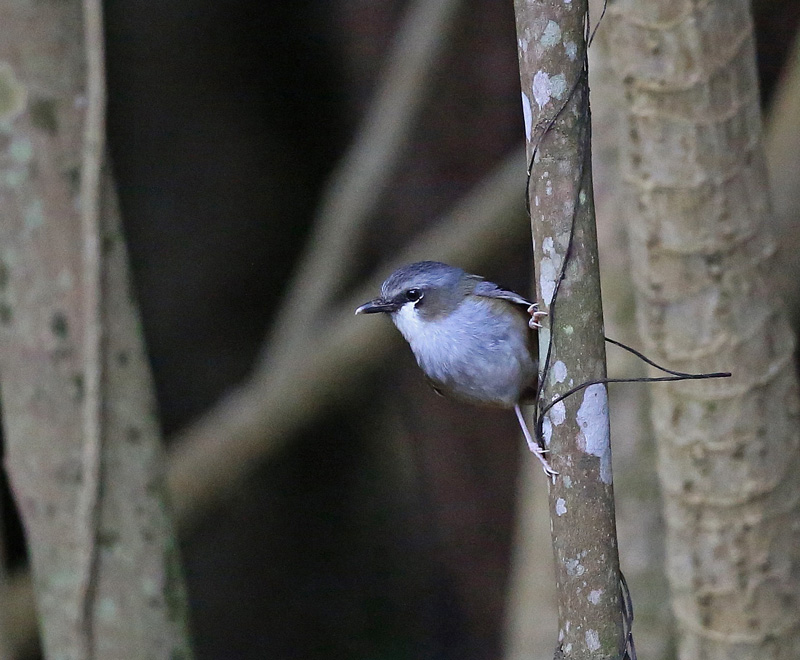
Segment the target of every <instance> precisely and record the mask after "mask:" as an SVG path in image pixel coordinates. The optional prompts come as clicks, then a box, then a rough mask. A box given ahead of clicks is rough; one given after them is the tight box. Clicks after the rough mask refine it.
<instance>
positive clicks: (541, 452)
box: [531, 447, 558, 482]
mask: <svg viewBox="0 0 800 660" xmlns="http://www.w3.org/2000/svg"><path fill="white" fill-rule="evenodd" d="M531 451H532V452H533V455H534V456H536V458H538V459H539V461H540V462H541V464H542V470H543V471H544V473H545V474H546V475H547V476H548V478H551V479H553V482H555V480H556V475H557V474H558V471H557V470H554V469H553V468H552V467H551V466H550V463H549V462H548V460H547V458H546V457H545V454H547V453H549V452H550V450H549V449H542V448H541V447H536V448H534V447H531Z"/></svg>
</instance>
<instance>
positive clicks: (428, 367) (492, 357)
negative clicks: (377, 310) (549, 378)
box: [392, 296, 536, 408]
mask: <svg viewBox="0 0 800 660" xmlns="http://www.w3.org/2000/svg"><path fill="white" fill-rule="evenodd" d="M392 316H393V321H394V323H395V325H396V326H397V328H398V329H399V330H400V332H401V333H402V334H403V336H404V337H405V338H406V340H407V341H408V343H409V345H410V346H411V350H412V351H413V352H414V356H415V357H416V359H417V362H418V363H419V366H420V367H421V368H422V370H423V371H424V372H425V374H426V375H427V376H428V378H430V379H431V380H432V381H433V382H434V384H435V385H436V386H437V387H438V388H439V389H441V390H442V391H443V392H444V393H445V394H449V395H451V396H453V397H455V398H459V399H463V400H466V401H469V402H471V403H478V404H483V405H493V406H501V407H504V408H511V407H513V406H514V405H515V404H516V403H517V402H518V401H519V400H520V397H521V394H522V392H523V390H525V389H526V388H527V387H529V386H530V385H531V384H532V383H535V380H536V362H535V360H534V358H533V356H532V355H531V352H530V348H529V332H530V330H529V328H528V324H527V322H526V320H525V317H524V315H523V314H521V313H518V312H517V310H516V309H513V308H512V307H511V306H510V304H509V303H506V302H504V301H501V300H493V299H489V298H485V297H481V296H467V297H466V298H465V299H464V301H463V302H462V303H461V304H460V305H459V306H458V307H457V308H456V309H455V310H454V311H452V312H451V313H450V314H448V315H446V316H442V317H439V318H434V319H424V318H422V317H421V316H420V315H419V312H418V311H417V310H416V309H415V308H414V306H413V305H412V304H410V303H409V304H406V305H403V307H402V308H401V309H400V310H398V311H397V312H396V313H394V314H393V315H392Z"/></svg>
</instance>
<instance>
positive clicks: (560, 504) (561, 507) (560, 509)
mask: <svg viewBox="0 0 800 660" xmlns="http://www.w3.org/2000/svg"><path fill="white" fill-rule="evenodd" d="M566 512H567V503H566V502H565V501H564V498H563V497H559V498H558V499H557V500H556V515H557V516H558V517H561V516H563V515H564V514H565V513H566Z"/></svg>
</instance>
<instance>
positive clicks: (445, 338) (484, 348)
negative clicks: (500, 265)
mask: <svg viewBox="0 0 800 660" xmlns="http://www.w3.org/2000/svg"><path fill="white" fill-rule="evenodd" d="M378 312H383V313H386V314H390V315H391V318H392V321H393V322H394V324H395V325H396V326H397V329H398V330H400V332H401V333H402V334H403V337H405V339H406V341H407V342H408V343H409V345H410V346H411V350H412V351H413V353H414V357H416V358H417V364H419V366H420V367H421V368H422V370H423V371H424V372H425V375H426V376H427V377H428V380H429V381H430V382H431V384H432V385H433V388H434V390H436V391H437V392H438V393H439V394H443V395H447V396H451V397H453V398H455V399H459V400H461V401H466V402H468V403H474V404H478V405H484V406H494V407H499V408H513V409H514V412H515V413H516V414H517V419H518V420H519V424H520V426H521V427H522V432H523V434H524V435H525V440H526V441H527V442H528V447H529V448H530V450H531V451H532V452H533V453H534V454H535V455H536V456H537V458H538V459H539V460H540V461H541V462H542V465H543V466H544V471H545V473H546V474H548V475H549V476H553V475H555V474H557V473H556V472H555V471H554V470H553V469H552V468H551V467H550V464H549V463H548V462H547V459H546V458H545V456H544V453H545V451H546V450H543V449H541V448H540V447H539V445H538V444H537V443H536V442H535V441H534V439H533V438H532V437H531V433H530V431H529V430H528V427H527V425H526V424H525V418H524V417H523V416H522V410H521V409H520V403H525V402H528V401H531V400H532V399H533V397H534V395H535V394H536V385H537V382H538V362H537V359H536V357H534V356H536V355H537V354H538V347H537V333H536V330H535V328H538V327H540V326H539V324H538V322H537V318H538V317H540V316H546V313H544V312H539V311H537V308H536V304H535V303H531V302H530V301H528V300H526V299H525V298H523V297H522V296H520V295H519V294H517V293H514V292H513V291H506V290H505V289H501V288H500V287H498V286H497V285H496V284H492V283H491V282H487V281H486V280H484V279H483V278H482V277H479V276H478V275H470V274H469V273H465V272H464V271H463V270H461V269H460V268H454V267H453V266H448V265H447V264H443V263H441V262H438V261H420V262H418V263H414V264H409V265H408V266H403V267H402V268H399V269H398V270H396V271H395V272H394V273H392V274H391V275H390V276H389V277H388V278H387V279H386V281H385V282H384V283H383V285H382V286H381V295H380V297H379V298H375V299H374V300H370V301H369V302H368V303H365V304H363V305H361V307H359V308H358V309H357V310H356V314H375V313H378Z"/></svg>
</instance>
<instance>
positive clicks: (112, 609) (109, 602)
mask: <svg viewBox="0 0 800 660" xmlns="http://www.w3.org/2000/svg"><path fill="white" fill-rule="evenodd" d="M118 613H119V608H118V607H117V603H116V602H115V601H114V599H113V598H108V597H106V598H101V599H100V600H98V601H97V618H98V619H100V620H101V621H107V622H108V621H114V620H115V619H116V618H117V614H118Z"/></svg>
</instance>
